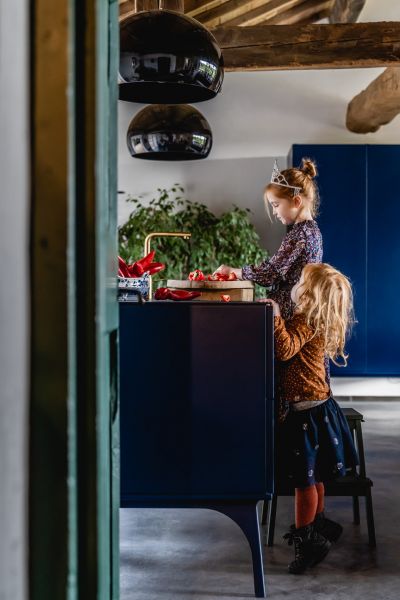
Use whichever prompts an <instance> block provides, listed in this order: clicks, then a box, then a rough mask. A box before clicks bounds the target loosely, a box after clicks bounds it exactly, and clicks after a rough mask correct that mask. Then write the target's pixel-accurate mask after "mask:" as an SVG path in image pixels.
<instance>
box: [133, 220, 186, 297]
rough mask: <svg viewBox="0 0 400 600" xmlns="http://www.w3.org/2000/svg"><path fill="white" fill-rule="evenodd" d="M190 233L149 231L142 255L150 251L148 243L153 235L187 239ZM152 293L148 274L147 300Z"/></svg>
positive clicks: (151, 284) (151, 283) (151, 282)
mask: <svg viewBox="0 0 400 600" xmlns="http://www.w3.org/2000/svg"><path fill="white" fill-rule="evenodd" d="M191 235H192V234H191V233H187V232H184V231H183V232H174V233H170V232H164V231H161V232H154V233H149V235H147V236H146V239H145V240H144V255H145V256H147V254H148V253H149V252H150V243H151V240H152V239H153V238H155V237H181V238H183V239H184V240H188V239H189V238H190V237H191ZM152 295H153V280H152V278H151V275H150V276H149V300H151V297H152Z"/></svg>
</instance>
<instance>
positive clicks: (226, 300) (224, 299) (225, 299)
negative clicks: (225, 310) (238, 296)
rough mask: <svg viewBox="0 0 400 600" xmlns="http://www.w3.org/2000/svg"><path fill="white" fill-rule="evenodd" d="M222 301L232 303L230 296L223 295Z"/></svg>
mask: <svg viewBox="0 0 400 600" xmlns="http://www.w3.org/2000/svg"><path fill="white" fill-rule="evenodd" d="M221 300H222V302H230V301H231V297H230V296H229V294H221Z"/></svg>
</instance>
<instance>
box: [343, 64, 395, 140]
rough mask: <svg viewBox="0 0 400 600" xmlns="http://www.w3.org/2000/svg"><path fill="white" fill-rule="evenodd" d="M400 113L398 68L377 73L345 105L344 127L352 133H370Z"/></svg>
mask: <svg viewBox="0 0 400 600" xmlns="http://www.w3.org/2000/svg"><path fill="white" fill-rule="evenodd" d="M399 113H400V68H399V67H390V68H388V69H385V71H384V72H383V73H382V74H381V75H379V77H377V78H376V79H374V81H373V82H372V83H370V84H369V86H368V87H367V88H366V89H365V90H363V91H362V92H361V93H360V94H358V95H357V96H355V98H353V100H352V101H351V102H350V104H349V106H348V107H347V115H346V127H347V129H349V130H350V131H353V132H354V133H371V132H374V131H377V130H378V129H379V128H380V127H381V126H382V125H386V124H387V123H390V121H392V120H393V119H394V118H395V117H396V116H397V115H398V114H399Z"/></svg>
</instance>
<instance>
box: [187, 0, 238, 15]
mask: <svg viewBox="0 0 400 600" xmlns="http://www.w3.org/2000/svg"><path fill="white" fill-rule="evenodd" d="M228 2H229V0H185V13H187V14H188V15H189V16H191V17H196V18H199V17H198V15H200V14H201V13H203V12H205V11H207V10H210V9H212V8H216V7H218V6H222V5H223V4H227V3H228Z"/></svg>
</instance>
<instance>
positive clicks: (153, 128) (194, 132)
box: [127, 104, 212, 160]
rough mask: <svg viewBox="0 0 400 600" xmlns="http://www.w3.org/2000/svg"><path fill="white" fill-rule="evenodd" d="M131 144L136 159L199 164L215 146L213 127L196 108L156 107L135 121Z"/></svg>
mask: <svg viewBox="0 0 400 600" xmlns="http://www.w3.org/2000/svg"><path fill="white" fill-rule="evenodd" d="M127 143H128V148H129V151H130V153H131V155H132V156H133V157H134V158H144V159H147V160H197V159H200V158H206V157H207V156H208V154H209V152H210V150H211V146H212V133H211V128H210V125H209V124H208V122H207V120H206V119H205V118H204V117H203V115H202V114H201V113H200V112H199V111H198V110H197V109H196V108H194V107H193V106H188V105H186V104H172V105H170V104H153V105H150V106H146V107H145V108H143V109H142V110H141V111H139V112H138V114H137V115H136V116H135V117H134V118H133V119H132V121H131V123H130V125H129V128H128V133H127Z"/></svg>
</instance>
